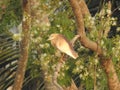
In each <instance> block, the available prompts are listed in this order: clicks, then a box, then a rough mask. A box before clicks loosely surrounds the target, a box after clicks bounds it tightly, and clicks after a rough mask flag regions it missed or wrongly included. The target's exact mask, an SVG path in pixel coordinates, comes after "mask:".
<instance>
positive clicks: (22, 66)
mask: <svg viewBox="0 0 120 90" xmlns="http://www.w3.org/2000/svg"><path fill="white" fill-rule="evenodd" d="M30 24H31V19H30V0H23V21H22V29H23V30H22V40H21V44H20V49H21V51H20V58H19V61H18V68H17V71H16V77H15V81H14V85H13V90H21V88H22V84H23V80H24V74H25V70H26V65H27V61H28V49H29V34H30V27H31V26H30Z"/></svg>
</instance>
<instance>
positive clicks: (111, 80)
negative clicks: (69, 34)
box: [69, 0, 120, 90]
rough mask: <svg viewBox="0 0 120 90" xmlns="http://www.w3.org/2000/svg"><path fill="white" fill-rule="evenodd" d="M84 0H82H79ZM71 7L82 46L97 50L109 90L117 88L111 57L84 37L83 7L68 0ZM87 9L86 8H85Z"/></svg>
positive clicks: (118, 86) (116, 77) (117, 81)
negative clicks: (106, 55)
mask: <svg viewBox="0 0 120 90" xmlns="http://www.w3.org/2000/svg"><path fill="white" fill-rule="evenodd" d="M81 1H84V0H81ZM69 2H70V4H71V7H72V9H73V12H74V15H75V17H76V23H77V27H78V35H80V42H81V44H82V45H83V46H85V47H86V48H89V49H90V50H92V51H95V52H97V54H98V56H99V58H100V63H101V65H102V67H103V69H104V70H105V73H106V76H107V80H108V86H109V89H110V90H119V89H120V82H119V79H118V76H117V74H116V71H115V68H114V65H113V63H112V60H111V58H106V57H104V55H103V52H104V51H103V50H102V49H101V47H99V45H98V44H97V43H96V42H93V41H91V40H89V39H88V38H87V37H86V34H85V28H84V21H83V16H82V14H83V15H84V14H85V13H83V12H84V10H81V9H82V8H83V7H82V5H80V6H79V4H78V0H69ZM86 10H87V9H86Z"/></svg>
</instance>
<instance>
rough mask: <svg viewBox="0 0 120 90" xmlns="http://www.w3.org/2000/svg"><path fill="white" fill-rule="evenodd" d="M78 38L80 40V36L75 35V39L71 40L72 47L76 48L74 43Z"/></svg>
mask: <svg viewBox="0 0 120 90" xmlns="http://www.w3.org/2000/svg"><path fill="white" fill-rule="evenodd" d="M78 38H80V35H75V37H74V38H73V39H72V40H71V44H72V46H74V43H75V41H76V40H77V39H78Z"/></svg>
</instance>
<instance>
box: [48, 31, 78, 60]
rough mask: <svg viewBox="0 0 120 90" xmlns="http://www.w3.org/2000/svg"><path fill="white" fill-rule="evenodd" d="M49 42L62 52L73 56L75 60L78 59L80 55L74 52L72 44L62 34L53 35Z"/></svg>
mask: <svg viewBox="0 0 120 90" xmlns="http://www.w3.org/2000/svg"><path fill="white" fill-rule="evenodd" d="M48 40H50V41H51V44H52V45H53V46H54V47H56V48H57V49H58V50H60V51H61V52H63V53H65V54H67V55H69V56H71V57H72V58H74V59H76V58H77V57H78V54H77V53H76V52H75V51H74V49H73V47H72V45H71V43H70V42H69V41H68V40H67V39H66V38H65V37H64V36H63V35H62V34H57V33H54V34H51V35H50V37H49V39H48Z"/></svg>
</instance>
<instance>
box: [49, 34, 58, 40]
mask: <svg viewBox="0 0 120 90" xmlns="http://www.w3.org/2000/svg"><path fill="white" fill-rule="evenodd" d="M58 35H59V34H57V33H54V34H51V35H50V36H49V38H48V40H53V39H56V38H57V36H58Z"/></svg>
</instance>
